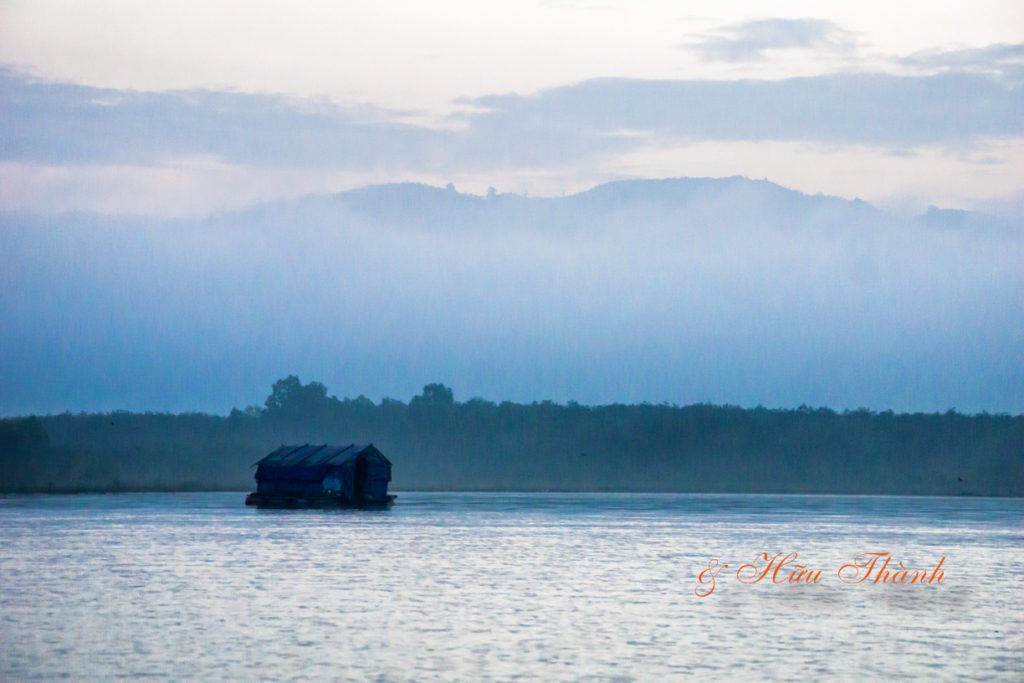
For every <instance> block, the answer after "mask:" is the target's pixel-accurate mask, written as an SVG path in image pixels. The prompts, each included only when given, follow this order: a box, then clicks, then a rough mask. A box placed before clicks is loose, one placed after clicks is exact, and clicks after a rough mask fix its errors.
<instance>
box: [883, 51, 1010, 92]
mask: <svg viewBox="0 0 1024 683" xmlns="http://www.w3.org/2000/svg"><path fill="white" fill-rule="evenodd" d="M897 62H898V63H899V64H901V65H903V66H910V67H915V68H918V69H923V70H928V71H934V70H939V71H950V70H954V71H968V72H972V73H985V74H991V75H994V76H998V77H1001V78H1003V79H1005V80H1008V81H1010V82H1014V83H1020V82H1021V81H1024V43H1012V44H1011V43H996V44H994V45H987V46H985V47H977V48H964V49H959V50H925V51H922V52H915V53H914V54H912V55H908V56H906V57H902V58H899V59H898V60H897Z"/></svg>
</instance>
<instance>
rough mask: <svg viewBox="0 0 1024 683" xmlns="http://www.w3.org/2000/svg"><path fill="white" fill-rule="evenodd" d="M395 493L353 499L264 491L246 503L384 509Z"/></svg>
mask: <svg viewBox="0 0 1024 683" xmlns="http://www.w3.org/2000/svg"><path fill="white" fill-rule="evenodd" d="M397 497H398V496H395V495H394V494H388V495H387V497H386V498H384V499H377V500H363V501H351V500H348V499H345V498H342V497H340V496H332V495H323V496H294V495H266V494H262V493H255V492H254V493H250V494H249V495H248V496H246V497H245V504H246V505H248V506H250V507H257V508H261V509H275V510H280V509H289V508H317V509H330V508H337V509H347V510H382V509H384V508H388V507H391V504H392V503H394V502H395V498H397Z"/></svg>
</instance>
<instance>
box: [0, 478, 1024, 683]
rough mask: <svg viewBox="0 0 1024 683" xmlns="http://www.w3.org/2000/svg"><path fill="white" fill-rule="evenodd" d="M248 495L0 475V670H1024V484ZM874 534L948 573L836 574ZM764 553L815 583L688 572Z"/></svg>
mask: <svg viewBox="0 0 1024 683" xmlns="http://www.w3.org/2000/svg"><path fill="white" fill-rule="evenodd" d="M243 497H244V496H243V495H242V494H236V493H230V494H228V493H213V494H139V495H117V496H55V497H45V496H13V497H3V498H0V588H2V594H0V679H4V680H8V679H23V678H31V677H38V678H44V679H52V678H57V677H61V676H71V677H74V678H88V679H95V678H114V677H136V676H143V675H148V676H164V677H170V678H176V679H180V678H204V679H206V678H232V679H254V678H274V679H279V678H292V677H296V678H309V677H313V678H342V679H352V680H368V679H370V680H373V679H381V680H411V679H415V680H431V679H444V680H453V679H460V680H466V679H469V680H474V679H514V678H522V679H528V680H560V679H565V680H576V679H580V678H599V679H607V678H623V679H633V678H635V679H641V680H661V679H671V678H683V677H685V676H687V675H708V676H713V677H716V678H721V677H726V676H728V677H730V678H731V677H734V676H738V675H744V676H757V677H771V678H792V679H807V678H812V679H821V678H843V679H854V678H860V679H879V678H883V679H892V678H896V677H901V676H917V677H921V678H934V677H939V678H941V679H975V678H976V679H986V680H991V679H996V680H1022V679H1024V660H1022V657H1024V655H1022V654H1021V653H1022V652H1024V615H1022V612H1021V608H1022V606H1024V605H1022V603H1024V600H1022V596H1024V587H1022V586H1024V584H1022V580H1024V568H1022V566H1021V560H1022V557H1024V524H1022V519H1024V501H1021V500H999V499H972V498H962V499H953V498H888V497H847V496H736V495H721V496H718V495H632V494H629V495H626V494H624V495H610V494H593V495H585V494H584V495H580V494H427V493H420V494H414V493H408V494H401V495H400V496H399V500H398V502H397V504H396V505H395V507H394V508H392V509H391V510H389V511H384V512H357V511H305V510H303V511H268V510H254V509H251V508H245V507H243V506H242V499H243ZM867 550H887V551H890V552H892V553H893V554H894V556H896V557H897V559H901V560H903V561H904V562H905V564H907V566H921V567H925V566H927V567H933V566H934V564H935V562H936V561H937V560H938V559H939V557H942V556H945V558H946V560H945V564H944V566H943V569H945V571H946V578H945V580H944V582H943V584H942V585H941V586H935V585H933V586H909V585H908V586H883V585H859V586H847V585H843V584H842V583H841V582H839V581H838V579H836V577H835V569H837V568H838V567H839V566H840V565H841V564H843V563H846V562H848V561H850V559H851V558H852V557H853V555H854V554H856V553H858V552H861V551H867ZM764 551H769V552H770V553H772V554H774V553H776V552H779V551H782V552H788V551H797V552H799V554H800V559H801V560H802V561H806V562H807V563H808V564H811V565H813V566H814V567H816V568H822V569H823V570H824V571H823V572H822V574H823V577H822V580H821V582H820V583H819V584H817V585H799V586H790V585H765V584H759V585H753V586H751V585H742V584H739V583H737V582H736V581H735V577H732V576H726V575H725V574H723V575H722V576H720V578H719V580H718V584H717V589H716V591H715V593H714V594H713V595H712V596H710V597H709V598H707V599H703V600H702V599H698V598H696V597H695V596H694V594H693V589H694V587H695V583H696V576H697V573H698V572H699V571H700V570H701V569H702V568H704V567H706V566H707V564H708V560H709V559H710V558H719V559H720V560H721V561H722V562H724V563H730V564H732V563H736V564H740V563H743V562H750V561H751V560H753V559H754V557H755V555H757V554H758V553H760V552H764ZM734 566H735V565H734Z"/></svg>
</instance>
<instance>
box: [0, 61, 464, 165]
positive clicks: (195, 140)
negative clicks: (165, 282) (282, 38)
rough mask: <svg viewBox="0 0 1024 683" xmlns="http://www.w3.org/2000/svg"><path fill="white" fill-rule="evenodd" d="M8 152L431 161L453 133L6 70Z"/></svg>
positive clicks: (204, 94) (363, 111)
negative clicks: (105, 86) (43, 78)
mask: <svg viewBox="0 0 1024 683" xmlns="http://www.w3.org/2000/svg"><path fill="white" fill-rule="evenodd" d="M0 93H2V95H0V114H2V116H0V118H2V120H3V121H4V130H3V132H2V134H0V158H2V159H3V160H6V161H32V162H38V163H65V164H67V163H98V162H103V163H119V164H141V163H159V162H163V161H166V160H167V159H178V158H182V157H193V156H212V157H216V158H219V159H223V160H228V161H232V162H237V163H246V164H273V165H277V166H283V167H291V166H302V167H317V166H329V167H334V168H337V167H342V168H344V167H351V166H358V167H366V166H369V165H387V164H389V163H398V162H405V161H406V160H409V159H413V160H423V159H429V158H432V157H433V156H434V155H435V154H436V152H437V151H438V150H439V149H441V148H443V147H444V145H445V141H446V138H447V137H449V133H448V132H446V131H441V130H436V129H432V128H427V127H422V126H416V125H411V124H405V123H401V122H399V121H398V119H399V118H401V117H403V116H406V115H407V114H408V112H398V111H388V110H385V109H378V108H374V107H369V106H361V107H340V106H338V105H336V104H333V103H328V102H320V101H315V100H304V99H298V98H290V97H284V96H279V95H264V94H250V93H238V92H231V91H213V90H188V91H171V92H138V91H130V90H112V89H103V88H91V87H86V86H79V85H71V84H65V83H51V82H44V81H38V80H35V79H31V78H27V77H24V76H21V75H19V74H16V73H13V72H10V71H0Z"/></svg>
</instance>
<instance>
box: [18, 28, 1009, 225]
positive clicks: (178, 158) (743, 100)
mask: <svg viewBox="0 0 1024 683" xmlns="http://www.w3.org/2000/svg"><path fill="white" fill-rule="evenodd" d="M996 47H998V46H993V50H992V51H991V52H992V59H997V60H1003V61H1006V60H1008V59H1010V56H1012V51H1011V53H1010V55H1009V56H1007V54H1006V51H1005V50H1002V48H999V49H995V48H996ZM968 57H970V55H961V56H960V57H957V58H954V57H953V56H950V55H946V56H944V57H941V58H939V57H936V58H935V59H936V60H937V61H943V60H944V61H945V62H948V63H959V64H961V65H966V64H977V63H981V61H982V60H981V57H980V56H979V55H974V56H973V57H971V58H970V59H969V58H968ZM919 59H921V60H923V59H924V57H919ZM456 104H459V105H460V106H461V107H462V109H461V110H460V111H458V112H457V113H455V114H453V115H451V116H450V117H449V118H448V119H447V120H445V121H444V122H443V123H444V125H443V126H441V127H437V126H433V127H432V126H427V125H423V124H418V123H413V122H410V118H411V117H410V113H409V112H404V111H393V110H388V109H383V108H375V107H369V106H360V107H354V106H348V107H346V106H340V105H338V104H335V103H331V102H324V101H319V100H308V99H299V98H291V97H284V96H279V95H270V94H252V93H241V92H232V91H210V90H189V91H171V92H139V91H129V90H114V89H103V88H92V87H86V86H79V85H70V84H65V83H53V82H44V81H39V80H36V79H32V78H28V77H25V76H22V75H19V74H17V73H14V72H11V71H2V70H0V121H3V127H2V128H0V180H3V186H4V190H2V191H0V207H2V208H6V209H11V208H18V209H21V210H30V209H31V206H32V205H33V203H36V204H40V205H42V206H45V207H49V208H47V210H49V211H52V210H54V207H58V206H62V207H81V208H89V207H97V206H98V207H100V208H101V209H102V210H103V211H108V212H117V211H118V207H123V206H129V207H134V208H133V209H132V210H138V211H143V212H145V211H147V210H148V209H147V207H164V208H163V209H161V211H162V212H165V213H166V212H171V213H180V212H183V211H184V212H186V213H189V212H193V211H200V212H202V211H203V209H207V210H209V209H213V210H219V209H220V208H230V207H236V206H238V205H239V202H242V203H247V202H248V201H255V199H245V198H252V197H254V193H255V194H256V195H258V196H263V197H266V198H267V199H272V198H275V197H281V196H295V195H296V194H301V193H303V192H304V191H305V192H320V191H323V190H324V189H325V187H339V186H348V187H352V186H354V185H359V184H365V183H370V182H382V181H391V180H409V179H420V180H424V181H427V182H442V183H444V182H447V181H448V180H454V181H455V182H457V183H458V184H459V186H460V187H466V186H469V187H474V186H476V185H480V184H482V187H483V188H486V187H487V185H489V184H493V183H495V182H504V181H506V180H507V179H510V178H516V177H518V178H524V177H527V176H530V177H533V178H547V179H549V180H544V181H542V182H541V184H542V185H544V186H546V187H547V188H550V187H551V186H552V183H551V182H550V179H551V178H560V180H558V181H557V182H556V183H555V192H556V193H557V192H559V191H564V190H565V189H571V188H578V187H580V186H581V184H586V183H592V182H599V181H601V180H607V179H609V178H611V177H615V173H616V172H617V171H616V169H621V168H622V166H621V165H617V161H618V160H621V159H623V158H625V157H627V156H629V157H631V161H630V163H631V164H633V165H635V164H636V163H637V159H638V155H639V156H644V155H648V156H649V152H650V150H652V149H662V148H663V149H680V148H682V147H687V146H692V145H694V144H697V143H705V144H706V143H721V144H727V143H728V144H731V143H743V144H748V145H758V147H757V150H756V151H757V152H758V154H760V155H761V156H765V155H769V156H770V154H769V153H768V152H766V151H764V150H765V149H767V148H765V147H764V144H763V143H765V142H783V143H799V144H803V143H809V144H812V145H816V146H825V147H830V148H832V150H833V152H832V153H834V154H835V156H837V157H842V156H843V155H844V154H846V155H847V156H850V155H849V154H848V153H847V152H844V151H843V150H847V151H849V150H854V149H855V148H873V149H876V150H880V151H892V150H896V151H897V152H898V153H900V154H903V155H908V154H912V153H916V152H917V151H918V150H920V149H922V148H927V149H928V150H930V151H929V154H934V153H939V154H941V153H943V151H946V152H949V153H953V154H958V155H962V154H963V153H964V151H965V150H975V149H982V148H984V149H986V154H988V155H989V156H991V154H992V153H993V152H998V151H999V145H1000V144H1002V143H1006V144H1009V143H1010V142H1012V141H1013V140H1019V139H1021V138H1024V84H1021V83H1019V82H1016V81H1013V80H1012V79H1010V78H1008V77H1007V76H1005V74H1001V73H991V72H985V71H982V70H980V69H967V68H957V67H954V66H950V67H949V68H944V69H941V70H939V72H938V73H924V74H912V75H902V76H900V75H892V74H883V73H859V74H850V73H844V74H827V75H821V76H811V77H803V78H790V79H784V80H777V81H767V80H733V81H725V80H718V81H714V80H643V79H628V78H618V79H594V80H588V81H584V82H581V83H575V84H571V85H565V86H561V87H556V88H549V89H546V90H542V91H540V92H537V93H534V94H525V95H524V94H515V93H511V94H503V95H490V96H485V97H479V98H472V99H464V100H460V101H459V102H457V103H456ZM686 158H688V157H686V155H685V154H683V153H681V156H680V157H679V159H680V161H678V162H676V163H682V162H683V161H685V159H686ZM776 163H777V165H778V162H776ZM923 163H924V162H922V165H923ZM992 168H993V167H991V166H989V169H992ZM147 169H148V170H147ZM679 170H682V169H681V168H678V170H676V171H674V172H673V171H671V170H670V171H669V172H670V174H671V173H678V172H679ZM687 170H688V172H690V173H694V174H697V175H701V174H707V173H709V172H710V170H709V169H708V168H706V167H705V168H700V167H696V168H695V167H692V166H690V167H687ZM735 172H747V171H745V170H743V169H734V170H733V171H727V172H726V173H725V175H729V174H731V173H735ZM780 172H784V171H780ZM972 172H973V171H972ZM992 172H993V173H994V172H995V171H992ZM1012 172H1013V171H1012V170H1010V169H1009V168H1007V169H1006V170H1003V171H999V173H1001V174H1002V175H1003V176H1005V175H1008V174H1011V173H1012ZM715 173H718V171H715ZM640 174H641V175H645V174H644V173H643V172H642V171H641V172H640ZM646 175H650V174H649V173H647V174H646ZM767 175H768V176H770V177H776V175H777V174H776V173H774V172H769V173H767ZM584 177H585V178H586V181H585V182H584V181H583V180H581V178H584ZM1001 177H1002V176H1001ZM250 179H251V180H250ZM339 179H342V180H341V181H340V182H341V184H340V185H339V184H337V183H339ZM890 180H891V181H892V182H893V184H894V185H899V183H900V182H901V177H894V178H891V179H890ZM790 182H794V184H796V185H797V186H799V187H812V186H814V183H811V184H810V185H809V186H808V185H804V184H800V183H796V182H795V181H793V180H792V179H790ZM140 183H141V185H140ZM142 185H145V186H146V187H150V186H152V187H154V188H155V189H154V190H153V192H147V191H143V190H141V189H136V190H126V189H124V188H133V187H134V188H139V187H141V186H142ZM995 185H999V183H995ZM278 186H279V189H277V190H275V189H274V188H275V187H278ZM517 187H518V189H519V191H523V190H526V191H531V192H533V191H536V190H537V189H539V187H538V186H537V185H536V184H526V185H524V184H519V185H518V186H517ZM559 187H561V189H558V188H559ZM12 188H14V189H12ZM175 188H177V190H175ZM216 188H220V189H219V190H217V189H216ZM280 188H283V189H280ZM507 188H508V185H507V184H506V185H504V186H503V189H507ZM207 189H209V191H206V190H207ZM831 189H832V191H836V190H837V188H834V187H832V188H831ZM541 191H544V190H541ZM857 192H858V190H857V189H856V187H851V188H850V190H849V192H846V193H844V194H848V195H850V196H852V195H854V194H856V193H857ZM55 193H56V194H55ZM161 193H162V194H163V195H165V196H166V201H165V200H160V199H159V198H156V194H161ZM125 194H129V195H139V196H141V195H144V194H150V195H153V197H154V199H153V201H148V200H147V201H145V202H141V203H140V202H139V201H138V200H136V199H132V201H130V202H128V204H125V203H124V202H123V201H122V200H121V199H120V198H119V197H121V196H123V195H125ZM985 196H988V195H987V194H986V195H985ZM48 197H49V198H52V200H51V199H46V198H48ZM90 197H91V199H90ZM187 197H193V198H196V199H195V201H194V202H190V201H188V200H187V199H186V198H187ZM33 198H37V199H33ZM196 202H198V203H196ZM176 207H182V208H180V209H178V208H176ZM200 207H203V208H200Z"/></svg>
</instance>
